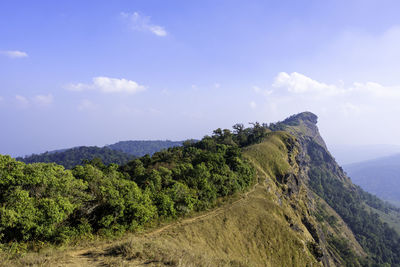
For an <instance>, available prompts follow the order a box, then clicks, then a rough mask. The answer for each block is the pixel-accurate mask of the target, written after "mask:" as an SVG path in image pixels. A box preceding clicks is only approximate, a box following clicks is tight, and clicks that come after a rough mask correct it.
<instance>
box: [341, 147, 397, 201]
mask: <svg viewBox="0 0 400 267" xmlns="http://www.w3.org/2000/svg"><path fill="white" fill-rule="evenodd" d="M343 169H344V170H345V171H346V172H347V174H348V176H349V177H350V178H351V179H352V181H353V182H354V183H355V184H357V185H360V186H361V187H362V188H363V189H364V190H366V191H368V192H370V193H373V194H375V195H377V196H378V197H380V198H382V199H384V200H387V201H390V202H392V203H393V204H397V205H400V154H396V155H392V156H387V157H381V158H378V159H373V160H368V161H363V162H358V163H353V164H347V165H344V166H343Z"/></svg>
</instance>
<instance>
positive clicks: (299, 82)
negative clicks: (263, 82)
mask: <svg viewBox="0 0 400 267" xmlns="http://www.w3.org/2000/svg"><path fill="white" fill-rule="evenodd" d="M272 87H275V88H285V89H287V90H288V91H289V92H290V93H295V94H303V93H323V94H327V95H335V94H340V93H342V92H343V90H342V89H341V88H339V87H337V86H335V85H329V84H325V83H321V82H318V81H315V80H313V79H311V78H309V77H307V76H305V75H303V74H300V73H297V72H292V73H291V74H288V73H286V72H281V73H279V74H278V75H277V76H276V78H275V81H274V83H273V84H272Z"/></svg>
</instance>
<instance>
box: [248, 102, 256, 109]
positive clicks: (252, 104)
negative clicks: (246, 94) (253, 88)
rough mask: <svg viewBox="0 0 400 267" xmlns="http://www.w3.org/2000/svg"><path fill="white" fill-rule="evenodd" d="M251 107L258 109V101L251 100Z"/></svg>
mask: <svg viewBox="0 0 400 267" xmlns="http://www.w3.org/2000/svg"><path fill="white" fill-rule="evenodd" d="M250 108H251V109H256V108H257V104H256V102H254V101H251V102H250Z"/></svg>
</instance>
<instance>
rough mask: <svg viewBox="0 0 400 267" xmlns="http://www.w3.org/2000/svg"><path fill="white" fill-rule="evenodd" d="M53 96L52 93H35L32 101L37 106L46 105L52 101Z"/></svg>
mask: <svg viewBox="0 0 400 267" xmlns="http://www.w3.org/2000/svg"><path fill="white" fill-rule="evenodd" d="M53 100H54V97H53V95H52V94H48V95H36V96H35V97H34V98H33V101H34V102H35V103H36V104H37V105H39V106H48V105H51V104H52V103H53Z"/></svg>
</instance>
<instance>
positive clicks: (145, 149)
mask: <svg viewBox="0 0 400 267" xmlns="http://www.w3.org/2000/svg"><path fill="white" fill-rule="evenodd" d="M182 144H183V141H169V140H166V141H160V140H156V141H121V142H118V143H115V144H112V145H108V146H107V147H109V148H111V149H113V150H117V151H122V152H125V153H127V154H129V155H133V156H136V157H142V156H144V155H147V154H149V155H150V156H151V155H153V154H154V153H156V152H158V151H161V150H163V149H168V148H170V147H175V146H182Z"/></svg>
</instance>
